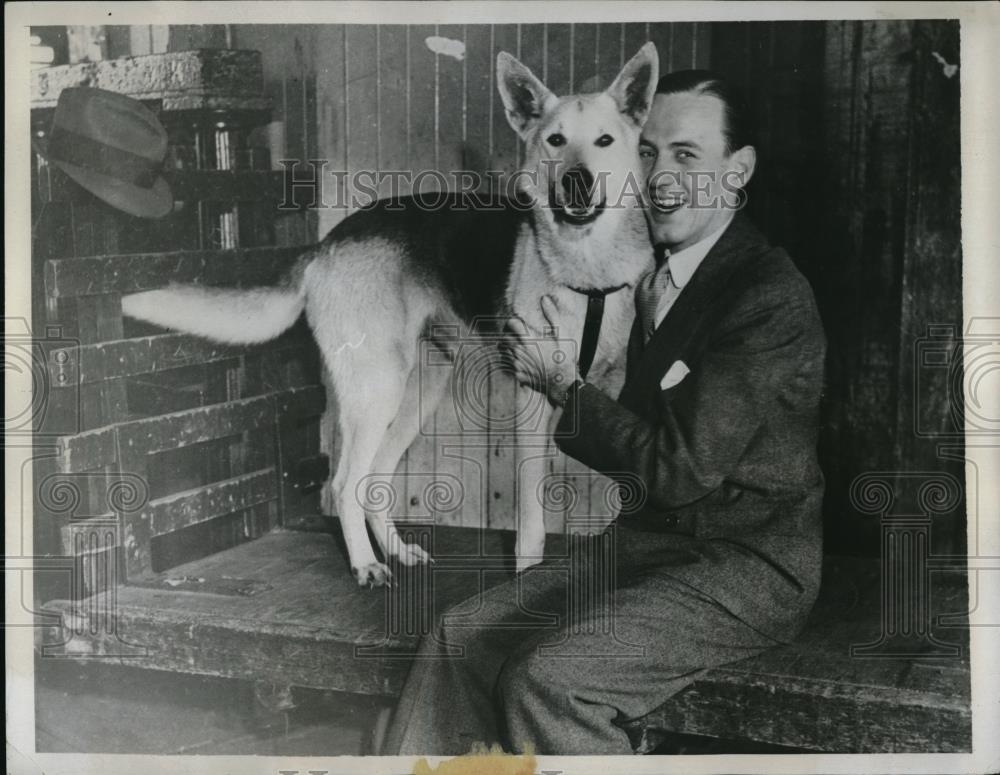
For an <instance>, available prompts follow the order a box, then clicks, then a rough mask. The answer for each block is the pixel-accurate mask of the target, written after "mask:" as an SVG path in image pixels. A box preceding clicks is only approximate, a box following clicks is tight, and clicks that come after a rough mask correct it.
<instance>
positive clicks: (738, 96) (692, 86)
mask: <svg viewBox="0 0 1000 775" xmlns="http://www.w3.org/2000/svg"><path fill="white" fill-rule="evenodd" d="M682 92H694V93H695V94H709V95H711V96H713V97H717V98H718V99H720V100H721V101H722V105H723V109H724V113H723V116H724V118H725V126H724V127H723V128H722V136H723V137H724V138H725V140H726V153H727V154H729V153H732V152H733V151H736V150H739V149H740V148H742V147H743V146H745V145H756V144H757V143H756V140H757V138H756V132H755V129H756V127H755V126H754V121H753V114H752V113H751V111H750V104H749V103H748V102H747V101H746V98H745V97H744V96H743V94H742V92H740V90H739V89H738V88H736V86H735V85H733V84H732V83H731V82H730V81H727V80H726V79H725V78H723V77H722V76H720V75H718V74H717V73H713V72H712V71H711V70H676V71H674V72H672V73H667V75H665V76H663V77H662V78H661V79H660V80H659V81H658V82H657V84H656V93H657V94H679V93H682Z"/></svg>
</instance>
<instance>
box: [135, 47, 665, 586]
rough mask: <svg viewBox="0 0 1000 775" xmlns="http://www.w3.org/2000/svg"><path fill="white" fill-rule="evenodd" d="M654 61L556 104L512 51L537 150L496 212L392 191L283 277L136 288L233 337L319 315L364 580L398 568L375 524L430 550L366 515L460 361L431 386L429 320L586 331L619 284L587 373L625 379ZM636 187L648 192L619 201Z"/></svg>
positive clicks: (643, 56) (601, 383) (532, 525)
mask: <svg viewBox="0 0 1000 775" xmlns="http://www.w3.org/2000/svg"><path fill="white" fill-rule="evenodd" d="M657 71H658V58H657V54H656V49H655V47H654V46H653V44H652V43H647V44H646V45H644V46H643V47H642V49H640V51H639V52H638V53H637V54H636V55H635V56H634V57H633V58H632V59H631V60H630V61H629V62H628V63H627V64H626V65H625V67H624V68H623V69H622V71H621V73H619V75H618V76H617V78H616V79H615V80H614V82H613V83H612V84H611V86H610V87H608V89H607V90H606V91H604V92H601V93H598V94H586V95H576V96H570V97H562V98H559V97H557V96H555V95H554V94H553V93H552V92H550V91H549V90H548V89H547V88H546V87H545V85H544V84H543V83H542V82H541V81H539V80H538V78H536V77H535V76H534V75H533V74H532V73H531V71H530V70H529V69H528V68H527V67H525V66H524V65H523V64H521V63H520V62H519V61H517V60H516V59H515V58H514V57H512V56H510V55H509V54H507V53H505V52H503V53H500V54H499V55H498V58H497V85H498V88H499V91H500V96H501V98H502V100H503V105H504V108H505V109H506V114H507V118H508V121H509V123H510V125H511V127H513V129H514V131H515V132H517V134H518V135H519V136H520V137H521V139H522V140H523V142H524V144H525V160H526V162H525V166H524V168H523V170H522V171H521V173H520V174H519V176H518V181H519V183H518V195H517V197H515V199H512V200H501V201H502V202H504V205H503V206H501V207H489V208H477V207H459V206H457V204H458V203H459V201H458V200H456V199H454V198H452V199H451V200H449V201H450V205H448V206H445V207H436V208H431V207H425V206H423V205H424V204H425V203H424V202H422V201H421V199H420V198H419V197H409V198H397V199H392V200H382V201H379V202H376V203H375V204H374V205H372V206H370V207H367V208H364V209H361V210H359V211H358V212H356V213H354V214H352V215H351V216H350V217H348V218H346V219H345V220H344V221H342V222H341V223H339V224H338V225H337V226H336V227H334V228H333V229H332V230H331V231H330V233H329V234H328V235H327V236H326V238H325V239H323V241H322V242H320V243H319V244H318V245H317V246H315V247H314V248H311V249H309V250H308V251H307V252H306V253H305V254H304V255H303V256H302V257H301V258H300V259H299V260H298V262H297V263H296V264H295V265H294V267H293V268H292V270H291V271H290V272H289V273H288V274H287V276H286V277H285V278H284V280H283V281H282V282H281V283H279V284H278V285H277V286H275V287H261V288H250V289H243V290H240V289H223V288H207V287H199V286H183V285H174V286H170V287H168V288H165V289H162V290H154V291H147V292H142V293H136V294H132V295H129V296H126V297H125V298H124V299H123V303H122V306H123V310H124V312H125V314H126V315H128V316H130V317H133V318H138V319H141V320H145V321H148V322H150V323H154V324H157V325H160V326H164V327H167V328H172V329H176V330H180V331H185V332H188V333H191V334H195V335H198V336H202V337H205V338H207V339H211V340H214V341H218V342H227V343H234V344H253V343H258V342H264V341H267V340H270V339H273V338H274V337H277V336H278V335H279V334H281V333H282V332H284V331H285V330H286V329H288V328H289V327H290V326H291V325H292V324H293V323H295V322H296V320H297V319H298V317H299V315H300V314H301V313H302V312H303V311H305V313H306V317H307V319H308V321H309V324H310V326H311V328H312V331H313V334H314V336H315V338H316V341H317V343H318V345H319V348H320V350H321V352H322V355H323V361H324V364H325V367H326V369H327V376H328V381H329V384H330V385H331V386H332V388H333V390H334V392H335V395H336V404H337V415H338V416H337V426H338V431H339V434H340V442H341V455H340V460H339V463H338V465H337V471H336V474H335V475H334V477H333V480H332V488H333V496H334V500H335V503H336V506H337V509H338V511H339V514H340V521H341V527H342V530H343V532H344V538H345V542H346V544H347V550H348V554H349V558H350V564H351V569H352V572H353V573H354V575H355V577H356V578H357V581H358V583H359V584H362V585H363V584H366V583H368V584H372V585H376V584H378V585H380V584H383V583H386V582H387V581H388V580H389V579H390V578H391V572H390V570H389V568H388V566H387V565H386V564H384V563H382V562H380V561H379V560H378V559H377V558H376V555H375V552H374V550H373V547H372V544H371V541H370V540H369V538H368V534H367V531H366V529H365V522H366V519H367V520H368V525H369V526H370V527H371V529H372V532H373V534H374V535H375V537H376V540H377V541H378V543H379V544H380V548H381V550H382V554H383V556H384V557H385V559H388V558H389V556H390V555H395V556H396V557H397V559H398V560H399V561H400V562H402V563H403V564H405V565H413V564H416V563H423V562H426V561H427V560H428V559H429V558H428V555H427V553H426V552H425V551H424V550H423V549H422V548H420V547H419V546H417V545H415V544H407V543H404V542H403V541H402V540H401V539H400V537H399V534H398V533H397V532H396V529H395V527H394V526H393V525H392V523H391V522H389V521H388V520H387V519H386V518H385V515H384V514H381V513H376V512H374V511H372V510H371V509H366V508H365V504H364V503H363V501H362V499H360V498H359V497H358V492H359V491H360V490H361V489H363V487H364V482H365V481H366V478H367V477H369V476H371V475H372V474H373V473H376V474H378V475H385V476H386V477H388V476H391V475H392V473H393V472H394V471H395V470H396V466H397V464H398V463H399V461H400V459H401V457H402V456H403V454H404V453H405V452H406V450H407V449H408V448H409V446H410V444H411V442H413V440H414V439H415V438H416V436H417V434H418V433H419V431H420V426H421V409H423V410H424V412H429V411H430V410H432V409H433V407H434V406H436V405H437V404H438V403H439V402H440V400H441V398H442V396H443V395H444V393H445V388H446V387H447V385H448V384H449V381H450V374H451V371H450V370H449V369H448V368H441V369H434V370H431V371H433V372H434V376H433V378H432V379H431V380H429V379H427V378H425V377H423V376H418V374H417V371H418V365H419V364H418V355H419V352H420V342H421V339H422V338H425V341H426V337H428V336H429V334H428V332H430V331H431V330H432V328H440V326H441V324H445V325H459V326H463V329H462V330H468V326H469V325H470V323H471V321H473V320H475V319H481V318H489V317H492V318H494V319H500V320H502V319H506V318H509V316H511V315H513V314H516V315H518V316H520V317H521V318H522V319H523V320H524V321H525V323H526V324H527V325H528V326H530V327H533V328H535V329H536V330H542V329H544V328H545V327H546V326H547V325H548V324H547V323H546V321H545V319H544V317H543V315H542V312H541V308H540V300H541V297H542V296H543V295H545V294H550V295H552V296H553V297H554V298H555V301H556V304H557V306H558V308H559V320H558V321H552V322H553V323H555V324H556V325H557V327H558V331H559V332H560V333H561V334H563V335H566V334H569V335H570V336H568V337H567V336H563V338H575V339H576V340H577V342H579V340H580V337H581V334H582V331H583V326H584V319H585V315H586V310H587V305H588V296H587V292H588V291H606V292H607V295H606V296H605V311H604V318H603V323H602V325H601V333H600V337H599V339H598V342H597V349H596V353H595V356H594V360H593V365H592V367H591V370H590V374H589V376H588V381H590V382H592V383H594V384H596V385H597V386H598V387H602V388H603V389H605V390H608V391H609V392H612V391H617V389H619V388H620V384H621V379H622V377H621V374H622V368H621V367H622V363H623V360H624V353H625V350H626V344H627V340H628V336H629V331H630V329H631V325H632V321H633V318H634V314H635V313H634V302H633V298H634V290H635V285H636V283H637V282H638V280H639V278H640V277H641V276H642V275H643V274H644V272H646V271H647V270H648V269H649V268H651V265H652V256H651V253H652V251H651V249H650V245H649V236H648V231H647V228H646V222H645V217H644V213H643V199H642V192H640V191H638V190H636V187H635V185H634V183H635V181H634V179H633V178H632V175H634V174H636V171H638V170H639V169H640V163H639V157H638V142H639V133H640V130H641V128H642V124H643V123H644V121H645V119H646V116H647V114H648V111H649V107H650V104H651V102H652V98H653V93H654V91H655V88H656V82H657ZM640 180H641V178H640ZM630 183H631V184H632V188H633V193H634V194H635V195H634V196H622V193H623V192H627V191H628V190H629V185H630ZM515 202H516V203H518V204H515ZM434 344H435V346H437V347H440V348H441V349H442V350H444V351H445V352H446V354H447V355H451V356H454V355H455V353H454V352H450V353H449V352H448V350H449V348H454V347H455V344H454V342H451V343H449V342H447V341H442V342H435V343H434ZM425 372H426V370H425ZM429 381H432V382H433V384H428V382H429ZM418 391H419V395H418ZM518 392H519V399H518V403H519V404H523V403H524V402H528V401H535V403H536V404H537V401H536V400H535V399H534V397H533V396H532V395H531V391H530V390H529V389H527V388H523V387H522V388H520V389H519V391H518ZM543 403H544V402H543ZM544 412H545V414H546V417H545V418H544V419H543V420H542V422H543V423H544V424H543V425H536V427H539V428H543V429H548V430H549V432H551V429H552V428H553V427H554V421H555V419H557V417H556V413H555V411H553V410H552V409H551V408H549V406H548V404H547V403H545V409H544ZM533 419H534V421H535V422H537V414H536V415H535V417H534V418H533ZM515 435H516V432H515ZM538 457H539V456H535V458H529V459H527V460H525V461H523V462H522V465H520V466H519V468H518V470H519V471H520V472H521V474H520V477H519V478H521V480H522V481H521V482H519V486H518V487H517V490H518V498H517V501H518V502H517V509H518V515H517V516H518V534H517V540H516V554H517V561H516V564H517V570H518V571H522V570H524V569H526V568H528V567H530V566H531V565H533V564H535V563H536V562H539V561H540V560H541V558H542V554H543V549H544V543H545V528H544V522H543V518H544V510H543V506H542V503H541V502H540V499H539V498H538V496H537V494H536V486H537V485H538V483H539V482H540V481H541V480H542V477H543V476H544V474H545V470H544V460H539V459H538ZM532 460H534V462H531V461H532ZM366 512H367V513H366Z"/></svg>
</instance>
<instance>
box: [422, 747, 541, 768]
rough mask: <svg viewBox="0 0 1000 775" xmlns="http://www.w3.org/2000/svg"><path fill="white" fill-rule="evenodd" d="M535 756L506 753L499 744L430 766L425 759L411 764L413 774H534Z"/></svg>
mask: <svg viewBox="0 0 1000 775" xmlns="http://www.w3.org/2000/svg"><path fill="white" fill-rule="evenodd" d="M534 772H535V756H534V754H531V753H527V754H524V755H516V754H506V753H504V752H503V751H502V750H501V749H500V747H499V746H494V747H493V748H492V749H489V750H484V751H477V752H474V753H470V754H466V755H465V756H456V757H455V758H454V759H448V760H447V761H443V762H441V763H440V764H439V765H438V766H437V767H434V768H432V767H431V766H430V765H429V764H428V763H427V760H426V759H418V760H417V763H416V764H414V765H413V775H534Z"/></svg>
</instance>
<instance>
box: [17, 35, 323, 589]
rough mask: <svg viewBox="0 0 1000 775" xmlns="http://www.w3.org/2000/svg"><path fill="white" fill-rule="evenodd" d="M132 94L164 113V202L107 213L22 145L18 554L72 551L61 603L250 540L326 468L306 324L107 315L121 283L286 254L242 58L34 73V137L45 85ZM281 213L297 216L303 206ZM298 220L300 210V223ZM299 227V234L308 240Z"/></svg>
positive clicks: (209, 56) (249, 71)
mask: <svg viewBox="0 0 1000 775" xmlns="http://www.w3.org/2000/svg"><path fill="white" fill-rule="evenodd" d="M80 85H89V86H97V87H100V88H105V89H111V90H114V91H118V92H120V93H123V94H127V95H129V96H132V97H133V98H135V99H139V100H141V101H142V102H143V103H144V104H145V105H146V106H147V107H149V108H150V110H152V111H153V112H154V113H155V114H156V115H157V116H158V117H159V119H160V121H161V122H162V123H163V125H164V127H165V128H166V130H167V132H168V137H169V149H168V154H167V159H166V161H165V169H164V176H165V177H166V178H167V180H168V182H169V183H170V186H171V191H172V193H173V195H174V200H175V206H174V209H173V211H172V212H171V213H170V214H169V215H168V216H167V217H165V218H163V219H160V220H148V219H142V218H137V217H132V216H129V215H126V214H124V213H121V212H119V211H117V210H115V209H113V208H111V207H110V206H108V205H106V204H104V203H103V202H101V201H100V200H99V199H98V198H96V197H95V196H93V195H92V194H90V193H89V192H88V191H86V190H85V189H83V188H81V187H80V186H78V185H77V184H75V183H74V182H73V181H71V180H70V179H69V178H67V177H66V176H65V175H64V174H63V173H62V172H61V171H59V170H58V169H57V168H55V167H52V166H50V165H49V164H47V163H46V161H45V160H44V158H42V157H41V156H39V155H36V156H35V163H34V164H33V189H32V194H33V201H32V205H33V209H34V215H35V220H36V224H37V225H36V229H35V239H34V244H33V253H32V267H33V276H34V280H35V282H34V288H35V292H34V299H33V301H34V315H33V318H34V325H35V329H36V330H39V329H41V328H44V330H45V331H46V334H47V336H46V337H45V339H44V340H43V342H42V344H41V348H42V354H41V357H42V358H43V359H44V362H45V373H44V378H45V380H46V385H45V388H46V389H45V397H46V407H45V408H46V411H45V412H44V413H42V421H41V424H40V425H39V427H37V428H36V432H37V434H38V435H37V436H36V438H38V439H45V440H48V441H51V442H52V445H53V449H52V450H50V451H49V452H48V453H47V454H45V455H38V456H37V461H36V465H35V480H36V483H37V486H36V490H35V495H34V505H35V525H36V529H35V535H36V546H37V547H38V548H39V550H40V551H41V552H42V553H43V554H48V555H55V556H65V555H70V556H72V557H73V558H74V560H75V562H74V568H75V572H74V574H73V584H72V589H70V590H66V589H60V590H52V591H51V594H50V593H49V592H47V591H46V590H41V595H40V597H41V598H42V599H46V598H47V597H51V596H52V594H61V595H64V594H68V595H69V596H70V597H72V598H74V599H79V598H82V597H86V596H88V595H92V594H93V593H95V592H101V591H107V590H108V589H109V588H114V587H115V586H116V585H117V584H119V583H123V582H127V583H137V582H138V581H139V580H140V579H143V578H146V577H149V576H150V575H151V574H153V573H155V572H157V571H159V570H162V569H164V568H167V567H170V566H172V565H176V564H178V563H183V562H189V561H191V560H193V559H196V558H198V557H203V556H206V555H209V554H211V553H213V552H216V551H219V550H221V549H225V548H227V547H231V546H234V545H236V544H239V543H242V542H245V541H247V540H250V539H253V538H257V537H259V536H260V535H263V534H264V533H266V532H267V531H268V530H270V529H272V528H273V527H275V526H277V525H279V524H280V523H281V522H282V520H283V519H284V517H285V516H286V515H287V514H288V513H290V512H291V513H295V514H300V513H315V511H316V509H317V508H318V498H317V496H316V495H315V494H309V495H305V496H304V495H303V490H309V491H310V492H312V491H313V490H315V489H316V488H317V487H318V485H319V484H321V483H322V481H323V480H324V479H325V475H326V469H327V463H326V460H325V458H324V457H323V456H322V455H320V450H319V424H320V423H319V418H320V416H321V415H322V413H323V409H324V403H325V398H324V391H323V388H322V387H321V386H320V384H319V382H320V366H319V360H318V353H317V351H316V348H315V345H314V343H313V341H312V338H311V336H310V334H309V332H308V330H307V329H306V327H305V326H304V325H302V326H298V327H296V328H294V329H293V330H292V331H290V332H289V333H287V334H286V335H285V336H282V337H280V338H279V339H278V340H276V341H274V342H270V343H267V344H264V345H259V346H255V347H226V346H220V345H215V344H213V343H210V342H207V341H205V340H201V339H198V338H196V337H191V336H186V335H182V334H176V333H171V332H165V331H163V330H162V329H157V328H155V327H152V326H149V325H145V324H141V323H138V322H136V321H131V320H127V319H123V316H122V310H121V298H122V295H123V294H127V293H132V292H135V291H141V290H148V289H153V288H159V287H163V286H165V285H167V284H169V283H171V282H190V283H199V284H210V285H211V284H224V285H229V286H232V285H237V286H239V285H254V284H262V283H269V282H273V281H274V280H275V279H277V278H278V277H280V275H281V274H282V273H283V272H284V271H285V270H286V269H287V268H288V267H289V266H290V265H291V263H292V262H294V260H295V259H296V257H297V256H298V255H299V253H300V252H301V250H302V244H303V243H304V242H305V241H306V238H307V235H306V234H305V233H304V232H302V230H300V234H299V236H300V237H301V238H302V239H299V240H297V242H296V244H293V245H291V246H288V247H278V246H276V245H275V242H276V241H277V238H278V235H279V234H280V233H292V232H291V231H290V230H289V229H287V228H286V229H280V228H278V226H277V222H278V221H279V220H281V218H285V217H287V216H284V215H282V213H281V212H279V210H278V208H277V204H278V202H279V201H280V198H281V197H282V196H283V193H284V192H283V190H282V178H281V173H280V172H274V171H272V170H271V169H270V157H269V149H268V148H264V147H259V146H255V145H253V142H252V138H253V137H254V136H255V135H254V130H255V128H258V127H260V126H261V125H263V124H266V123H267V122H268V121H270V101H269V99H268V98H267V97H266V96H265V95H264V89H263V77H262V70H261V62H260V54H259V53H258V52H254V51H222V50H203V51H189V52H173V53H168V54H159V55H151V56H143V57H125V58H122V59H118V60H112V61H106V62H96V63H85V64H77V65H66V66H60V67H53V68H46V69H43V70H36V71H34V72H33V74H32V132H33V135H34V136H35V137H36V138H38V139H41V140H43V141H44V139H45V135H46V133H47V131H48V127H49V126H50V124H51V120H52V114H53V109H54V107H55V105H56V103H57V100H58V96H59V93H60V92H61V90H62V89H63V88H67V87H71V86H80ZM296 215H298V216H302V215H303V214H302V213H297V214H296ZM301 220H302V221H303V223H304V219H301ZM308 236H309V237H312V236H314V235H308Z"/></svg>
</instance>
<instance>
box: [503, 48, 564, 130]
mask: <svg viewBox="0 0 1000 775" xmlns="http://www.w3.org/2000/svg"><path fill="white" fill-rule="evenodd" d="M497 89H498V90H499V91H500V99H501V100H503V106H504V108H505V109H506V112H507V121H508V123H509V124H510V125H511V127H512V128H513V129H514V131H515V132H517V133H518V135H520V136H521V137H522V138H524V137H525V135H527V134H528V133H529V132H531V130H532V129H534V128H535V125H536V124H537V123H538V120H539V119H540V118H541V117H542V114H543V113H544V112H545V110H546V109H548V108H549V107H551V105H552V103H554V102H555V100H556V99H557V97H556V95H554V94H553V93H552V92H550V91H549V90H548V89H547V88H546V87H545V84H544V83H542V82H541V81H539V80H538V79H537V78H536V77H535V74H534V73H532V72H531V70H529V69H528V68H527V67H525V66H524V65H522V64H521V63H520V62H518V61H517V60H516V59H515V58H514V57H512V56H511V55H510V54H508V53H507V52H506V51H501V52H500V53H499V54H497Z"/></svg>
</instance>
